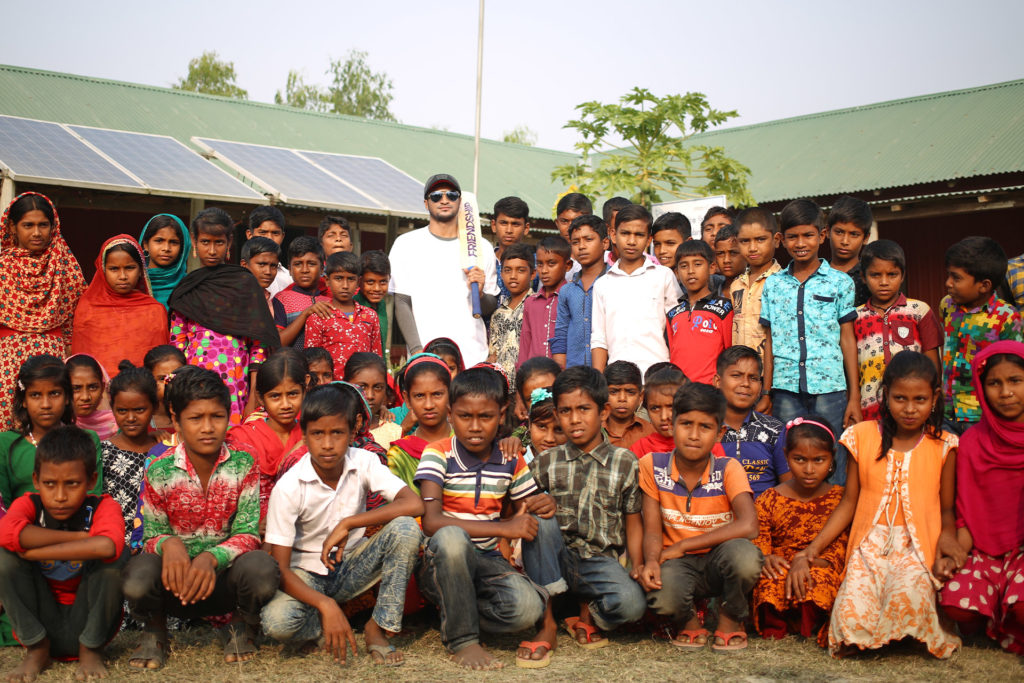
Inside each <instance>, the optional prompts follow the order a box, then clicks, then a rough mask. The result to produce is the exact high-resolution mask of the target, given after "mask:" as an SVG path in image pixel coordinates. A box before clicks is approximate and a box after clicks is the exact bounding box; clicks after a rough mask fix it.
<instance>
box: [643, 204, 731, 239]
mask: <svg viewBox="0 0 1024 683" xmlns="http://www.w3.org/2000/svg"><path fill="white" fill-rule="evenodd" d="M712 206H729V204H728V203H727V198H726V196H725V195H724V194H717V195H714V196H711V197H700V198H698V199H677V200H676V201H672V202H661V203H660V204H652V205H651V215H652V216H654V220H658V216H660V215H662V214H665V213H669V212H670V211H678V212H679V213H681V214H683V215H684V216H686V217H687V219H689V221H690V236H691V237H693V238H694V239H696V240H699V239H700V222H701V221H702V220H704V214H706V213H707V212H708V209H710V208H711V207H712Z"/></svg>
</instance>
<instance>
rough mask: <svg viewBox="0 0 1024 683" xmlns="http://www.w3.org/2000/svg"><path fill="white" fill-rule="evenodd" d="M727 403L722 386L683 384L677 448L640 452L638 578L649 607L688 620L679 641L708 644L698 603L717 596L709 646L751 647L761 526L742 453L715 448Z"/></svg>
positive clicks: (676, 402)
mask: <svg viewBox="0 0 1024 683" xmlns="http://www.w3.org/2000/svg"><path fill="white" fill-rule="evenodd" d="M725 409H726V404H725V397H724V396H723V395H722V392H720V391H718V390H717V389H715V388H713V387H711V386H709V385H707V384H699V383H693V382H691V383H690V384H687V385H685V386H684V387H682V388H681V389H680V390H679V391H677V392H676V394H675V397H674V398H673V401H672V415H673V419H672V430H673V437H674V441H675V449H674V450H673V451H671V452H669V453H650V454H648V455H646V456H644V457H643V458H642V459H641V460H640V488H641V489H642V490H643V492H644V504H643V505H644V507H643V514H644V564H643V567H641V568H640V571H639V572H638V576H639V578H638V580H639V581H640V585H641V586H643V587H644V590H646V591H647V592H648V595H647V604H648V605H649V606H650V608H651V609H652V610H654V612H655V613H657V614H659V615H661V616H665V617H670V618H672V619H673V620H675V621H676V622H678V623H679V624H682V625H683V628H682V630H681V631H680V632H679V636H677V637H676V638H675V639H674V640H672V644H673V645H675V646H676V647H679V648H682V649H701V648H703V647H704V646H705V645H706V644H707V642H708V640H709V636H710V634H709V633H708V631H707V629H705V628H704V626H703V624H702V623H701V622H700V618H699V616H698V615H697V613H696V612H695V611H694V607H693V603H694V600H695V599H696V598H712V597H717V598H718V599H719V600H720V603H719V605H720V606H719V618H718V630H716V631H715V634H714V642H713V643H712V644H711V649H712V650H716V651H726V650H741V649H744V648H746V647H747V634H746V631H744V629H743V621H744V619H746V618H747V616H748V614H749V613H750V605H749V602H748V599H747V596H748V595H749V594H750V591H751V589H753V587H754V584H755V583H757V580H758V577H759V576H760V575H761V565H762V563H763V562H764V557H763V555H762V554H761V551H760V550H759V549H758V548H757V546H755V545H754V544H753V543H752V542H751V539H753V538H756V537H757V533H758V526H757V511H756V509H755V508H754V497H753V495H752V494H751V491H750V484H749V483H748V481H747V474H746V472H745V471H744V470H743V466H742V465H740V463H739V461H737V460H735V459H733V458H720V457H715V455H714V454H713V453H712V449H713V448H714V446H715V444H716V443H717V442H718V440H719V439H720V438H721V437H722V433H723V432H724V420H725Z"/></svg>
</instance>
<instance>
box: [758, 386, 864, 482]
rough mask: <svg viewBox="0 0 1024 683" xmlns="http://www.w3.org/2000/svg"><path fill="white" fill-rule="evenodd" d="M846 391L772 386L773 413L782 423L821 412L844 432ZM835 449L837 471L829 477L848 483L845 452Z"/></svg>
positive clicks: (832, 424)
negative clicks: (796, 390)
mask: <svg viewBox="0 0 1024 683" xmlns="http://www.w3.org/2000/svg"><path fill="white" fill-rule="evenodd" d="M846 402H847V398H846V392H845V391H833V392H830V393H827V394H805V393H803V392H801V393H794V392H792V391H785V390H783V389H772V415H774V416H775V417H776V418H778V419H779V420H782V422H783V423H786V422H789V421H790V420H792V419H794V418H797V417H807V416H808V415H820V416H821V417H823V418H825V419H826V420H828V423H829V425H830V426H831V427H832V430H833V432H834V433H835V435H836V441H838V440H839V435H840V434H842V433H843V415H844V413H846ZM840 450H841V449H837V450H836V454H835V463H836V471H835V473H834V474H832V476H831V477H829V481H831V482H832V483H833V484H839V485H840V486H845V485H846V453H845V451H844V452H840Z"/></svg>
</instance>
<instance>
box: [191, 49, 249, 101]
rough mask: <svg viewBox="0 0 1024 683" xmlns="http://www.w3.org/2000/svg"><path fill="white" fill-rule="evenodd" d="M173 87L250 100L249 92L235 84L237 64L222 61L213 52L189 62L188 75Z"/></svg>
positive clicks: (210, 51)
mask: <svg viewBox="0 0 1024 683" xmlns="http://www.w3.org/2000/svg"><path fill="white" fill-rule="evenodd" d="M173 87H174V88H176V89H178V90H190V91H192V92H201V93H206V94H207V95H220V96H222V97H233V98H234V99H236V100H247V99H249V92H248V91H247V90H244V89H242V88H239V87H238V85H237V84H236V83H235V63H234V62H225V61H221V60H220V59H218V58H217V53H216V52H214V51H212V50H207V51H206V52H204V53H203V54H202V55H200V56H199V57H196V58H194V59H191V60H189V63H188V75H187V76H185V77H184V78H181V79H179V80H178V82H177V83H175V84H174V86H173Z"/></svg>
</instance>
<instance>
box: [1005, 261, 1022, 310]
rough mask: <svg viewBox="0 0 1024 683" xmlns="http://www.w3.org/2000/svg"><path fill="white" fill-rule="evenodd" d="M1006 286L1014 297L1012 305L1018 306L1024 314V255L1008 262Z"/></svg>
mask: <svg viewBox="0 0 1024 683" xmlns="http://www.w3.org/2000/svg"><path fill="white" fill-rule="evenodd" d="M1006 285H1007V286H1008V287H1009V288H1010V295H1011V296H1012V297H1013V301H1011V302H1010V303H1012V304H1013V305H1014V306H1016V307H1017V310H1018V311H1021V312H1024V254H1021V255H1020V256H1015V257H1014V258H1012V259H1010V260H1009V261H1007V263H1006Z"/></svg>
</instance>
